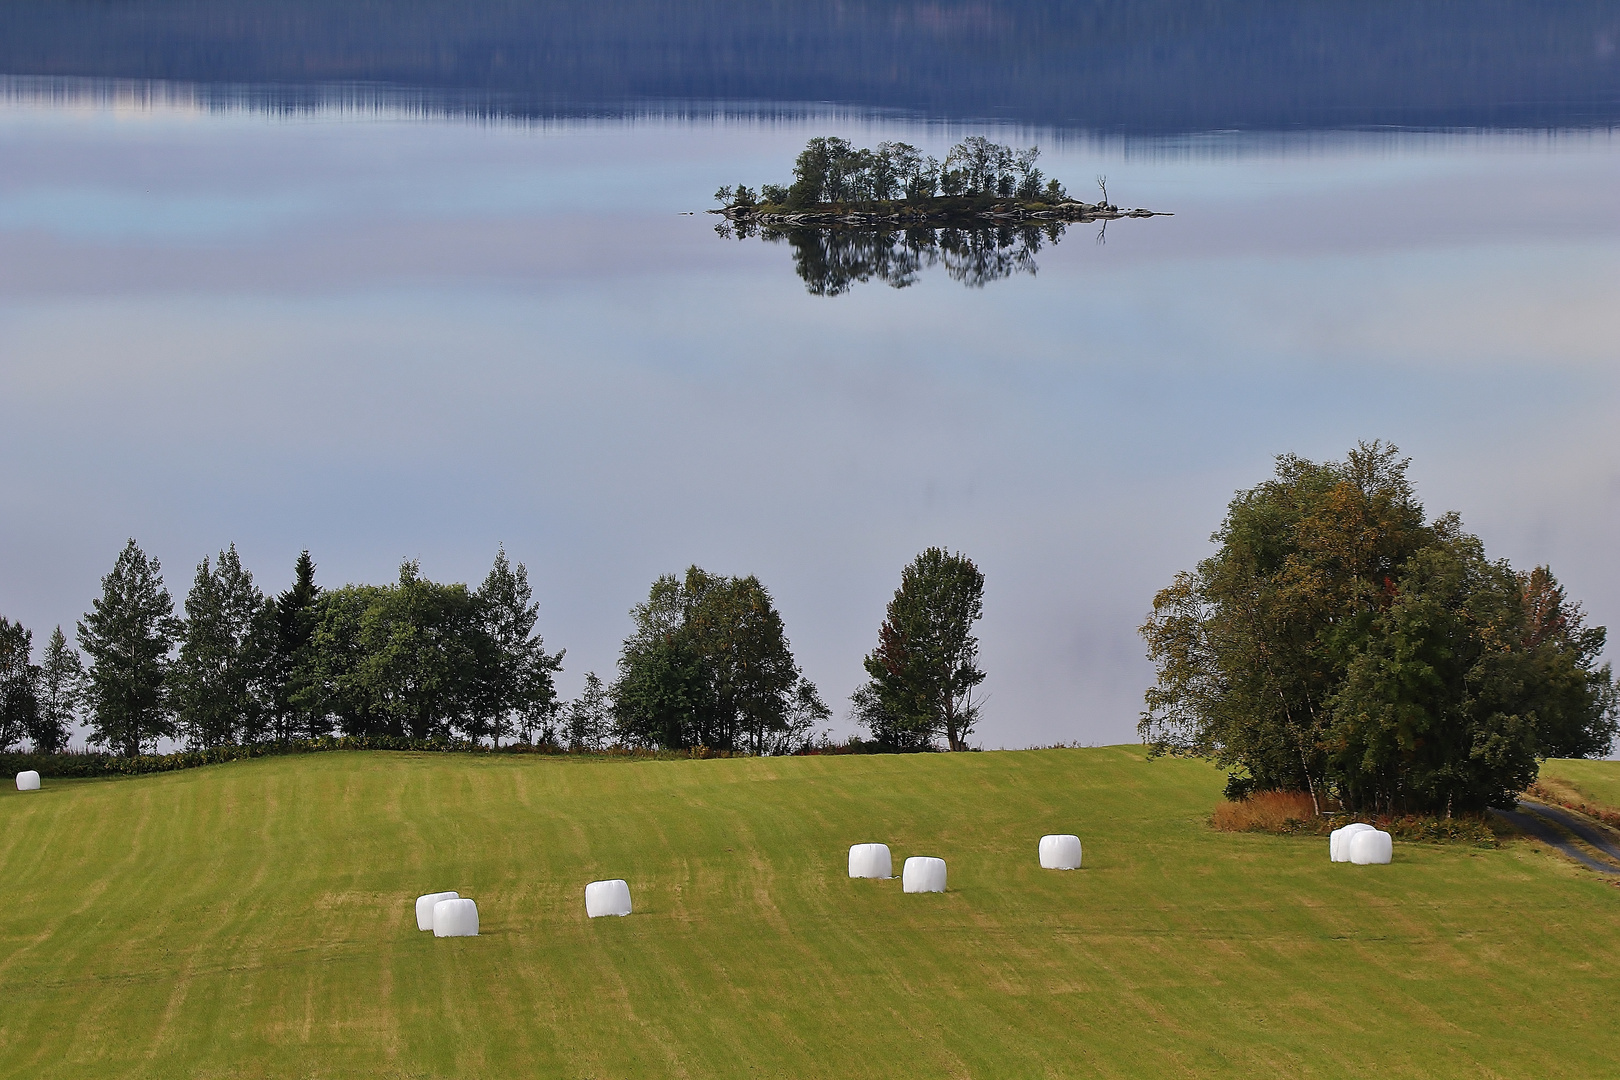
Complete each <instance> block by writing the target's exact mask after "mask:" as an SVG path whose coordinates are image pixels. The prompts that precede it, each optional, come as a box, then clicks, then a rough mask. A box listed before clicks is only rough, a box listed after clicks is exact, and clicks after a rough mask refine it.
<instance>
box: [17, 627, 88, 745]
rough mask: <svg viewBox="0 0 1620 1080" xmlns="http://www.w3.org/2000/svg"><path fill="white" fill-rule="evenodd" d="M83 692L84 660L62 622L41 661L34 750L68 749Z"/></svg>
mask: <svg viewBox="0 0 1620 1080" xmlns="http://www.w3.org/2000/svg"><path fill="white" fill-rule="evenodd" d="M83 694H84V662H83V661H81V660H80V659H79V652H78V650H77V649H75V648H74V647H73V646H71V645H69V644H68V640H67V635H65V634H63V633H62V628H61V627H60V626H58V627H57V628H56V629H54V630H52V631H51V636H50V639H49V640H48V641H47V642H46V643H45V655H44V657H43V658H42V659H41V663H40V665H39V712H38V714H37V716H36V719H35V723H34V725H33V727H31V728H29V730H28V741H29V742H31V743H33V744H34V753H36V754H60V753H61V752H62V751H63V750H65V749H67V744H68V740H69V739H70V738H71V737H72V735H73V728H74V726H75V725H76V724H77V723H78V720H79V702H80V700H81V699H82V697H83Z"/></svg>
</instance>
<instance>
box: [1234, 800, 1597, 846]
mask: <svg viewBox="0 0 1620 1080" xmlns="http://www.w3.org/2000/svg"><path fill="white" fill-rule="evenodd" d="M1617 816H1620V815H1617ZM1352 821H1362V822H1365V823H1367V824H1368V825H1372V826H1375V827H1376V828H1379V829H1382V830H1384V831H1385V832H1387V833H1389V834H1390V835H1391V836H1393V837H1394V838H1395V839H1396V840H1405V841H1428V842H1431V843H1465V844H1477V845H1480V846H1483V847H1496V846H1497V845H1498V843H1500V840H1501V835H1502V834H1501V833H1499V832H1498V831H1497V830H1498V826H1497V824H1496V823H1495V822H1494V821H1493V820H1492V819H1491V818H1489V817H1488V816H1486V815H1484V814H1458V815H1456V816H1453V817H1449V818H1440V817H1426V816H1423V815H1418V814H1408V815H1405V816H1402V817H1388V816H1382V815H1377V814H1333V815H1332V816H1318V815H1317V813H1316V807H1315V805H1314V804H1313V803H1312V802H1311V797H1310V796H1309V795H1308V794H1306V793H1305V792H1303V791H1258V792H1255V793H1254V794H1253V795H1250V796H1249V797H1248V798H1246V799H1241V800H1238V801H1236V802H1223V803H1220V804H1219V805H1217V806H1216V807H1215V811H1214V813H1212V814H1211V815H1210V819H1209V823H1210V825H1211V827H1213V828H1216V829H1219V830H1220V831H1221V832H1263V833H1274V834H1277V835H1284V836H1285V835H1290V834H1295V833H1303V834H1305V835H1308V836H1326V835H1327V834H1328V833H1330V832H1332V831H1333V830H1334V829H1337V828H1339V827H1340V826H1343V825H1348V824H1350V823H1351V822H1352Z"/></svg>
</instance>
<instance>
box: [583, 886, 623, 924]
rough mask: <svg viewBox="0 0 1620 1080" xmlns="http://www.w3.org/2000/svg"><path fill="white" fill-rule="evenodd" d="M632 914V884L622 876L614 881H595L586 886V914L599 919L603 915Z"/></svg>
mask: <svg viewBox="0 0 1620 1080" xmlns="http://www.w3.org/2000/svg"><path fill="white" fill-rule="evenodd" d="M628 914H630V886H629V885H628V884H626V883H625V882H624V880H623V879H622V878H614V879H613V880H612V881H593V882H591V883H590V884H589V885H587V886H585V915H586V917H587V918H591V919H599V918H601V917H602V916H603V915H628Z"/></svg>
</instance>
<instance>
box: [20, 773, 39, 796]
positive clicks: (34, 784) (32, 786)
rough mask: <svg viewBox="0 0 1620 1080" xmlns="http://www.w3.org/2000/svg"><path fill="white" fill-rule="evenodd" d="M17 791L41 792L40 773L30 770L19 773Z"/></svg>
mask: <svg viewBox="0 0 1620 1080" xmlns="http://www.w3.org/2000/svg"><path fill="white" fill-rule="evenodd" d="M17 790H18V791H38V790H39V773H37V772H35V771H34V770H33V769H28V770H26V771H24V772H20V773H18V774H17Z"/></svg>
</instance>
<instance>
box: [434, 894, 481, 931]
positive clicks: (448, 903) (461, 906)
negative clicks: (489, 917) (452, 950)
mask: <svg viewBox="0 0 1620 1080" xmlns="http://www.w3.org/2000/svg"><path fill="white" fill-rule="evenodd" d="M433 936H434V937H477V936H478V905H477V904H475V903H473V902H472V901H471V900H468V899H467V898H465V897H458V898H457V899H454V900H440V901H439V902H438V903H437V904H434V905H433Z"/></svg>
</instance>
